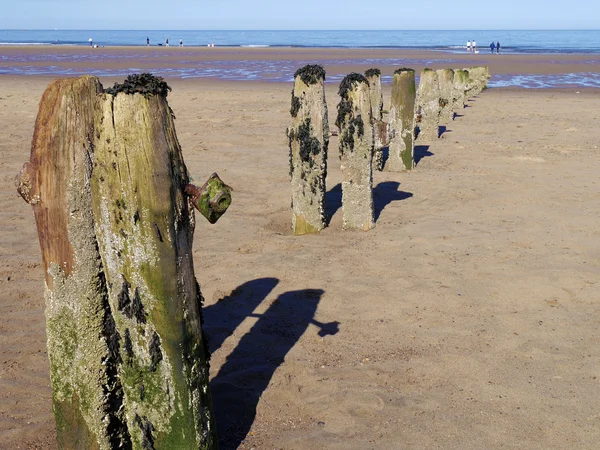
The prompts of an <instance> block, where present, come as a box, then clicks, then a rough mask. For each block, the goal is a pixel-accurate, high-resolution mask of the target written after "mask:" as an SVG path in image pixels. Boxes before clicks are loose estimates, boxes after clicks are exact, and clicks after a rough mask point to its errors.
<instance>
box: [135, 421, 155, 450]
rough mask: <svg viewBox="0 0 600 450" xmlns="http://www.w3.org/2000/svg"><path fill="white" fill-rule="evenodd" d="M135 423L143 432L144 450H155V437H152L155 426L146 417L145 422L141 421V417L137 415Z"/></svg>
mask: <svg viewBox="0 0 600 450" xmlns="http://www.w3.org/2000/svg"><path fill="white" fill-rule="evenodd" d="M134 422H135V424H136V425H137V426H138V427H139V428H140V430H141V432H142V448H143V449H144V450H154V436H152V432H153V431H154V425H152V423H151V422H150V421H149V420H148V419H147V418H146V417H144V419H143V420H142V419H140V416H138V415H137V414H136V415H135V419H134Z"/></svg>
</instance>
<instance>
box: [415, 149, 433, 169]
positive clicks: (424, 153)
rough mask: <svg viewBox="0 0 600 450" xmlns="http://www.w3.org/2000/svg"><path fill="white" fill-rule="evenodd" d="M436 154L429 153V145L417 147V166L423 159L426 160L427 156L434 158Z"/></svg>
mask: <svg viewBox="0 0 600 450" xmlns="http://www.w3.org/2000/svg"><path fill="white" fill-rule="evenodd" d="M433 155H434V153H431V152H430V151H429V145H415V149H414V159H415V166H416V165H417V164H419V161H421V159H423V158H425V157H426V156H433Z"/></svg>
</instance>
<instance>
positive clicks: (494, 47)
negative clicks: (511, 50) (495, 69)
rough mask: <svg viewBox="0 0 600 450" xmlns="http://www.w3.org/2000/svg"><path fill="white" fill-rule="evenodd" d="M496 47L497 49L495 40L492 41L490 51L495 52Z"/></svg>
mask: <svg viewBox="0 0 600 450" xmlns="http://www.w3.org/2000/svg"><path fill="white" fill-rule="evenodd" d="M495 49H496V44H494V41H492V43H491V44H490V52H491V53H494V50H495Z"/></svg>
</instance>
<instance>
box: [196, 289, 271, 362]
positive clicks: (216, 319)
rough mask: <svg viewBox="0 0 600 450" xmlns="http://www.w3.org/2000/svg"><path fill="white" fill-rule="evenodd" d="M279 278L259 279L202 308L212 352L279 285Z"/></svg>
mask: <svg viewBox="0 0 600 450" xmlns="http://www.w3.org/2000/svg"><path fill="white" fill-rule="evenodd" d="M278 283H279V280H278V279H277V278H258V279H256V280H252V281H248V282H246V283H244V284H241V285H239V286H238V287H237V288H235V289H234V290H233V291H232V292H231V294H229V295H228V296H226V297H223V298H222V299H221V300H219V301H218V302H217V303H215V304H214V305H209V306H206V307H204V308H202V316H203V319H204V326H203V329H204V332H205V333H206V335H207V336H208V348H209V349H210V352H211V353H212V352H215V351H217V350H218V349H219V348H220V347H221V345H222V344H223V342H224V341H225V339H227V338H228V337H229V336H231V335H232V334H233V332H234V331H235V329H236V328H237V327H238V326H239V325H240V324H241V323H242V322H243V321H244V319H246V318H247V317H249V316H250V315H251V314H252V313H253V312H254V310H255V309H256V308H257V307H258V305H260V304H261V302H262V301H263V300H264V299H265V298H267V296H268V295H269V294H270V293H271V291H272V290H273V289H274V288H275V286H277V284H278Z"/></svg>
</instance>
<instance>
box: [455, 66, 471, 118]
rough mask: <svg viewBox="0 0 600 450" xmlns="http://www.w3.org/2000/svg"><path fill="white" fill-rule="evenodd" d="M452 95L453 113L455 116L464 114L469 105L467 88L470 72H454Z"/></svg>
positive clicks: (462, 70)
mask: <svg viewBox="0 0 600 450" xmlns="http://www.w3.org/2000/svg"><path fill="white" fill-rule="evenodd" d="M452 84H453V95H452V98H453V100H452V112H453V113H454V116H456V114H459V113H461V112H462V110H463V109H464V108H465V105H466V103H467V88H468V85H469V72H468V71H467V70H465V69H458V70H455V71H454V79H453V82H452Z"/></svg>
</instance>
